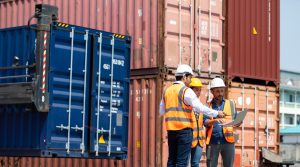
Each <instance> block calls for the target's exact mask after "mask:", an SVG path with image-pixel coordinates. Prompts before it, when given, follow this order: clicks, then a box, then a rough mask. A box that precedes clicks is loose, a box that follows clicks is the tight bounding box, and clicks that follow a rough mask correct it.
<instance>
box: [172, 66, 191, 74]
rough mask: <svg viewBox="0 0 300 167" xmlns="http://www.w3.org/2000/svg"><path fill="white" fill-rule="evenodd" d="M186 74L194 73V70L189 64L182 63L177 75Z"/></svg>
mask: <svg viewBox="0 0 300 167" xmlns="http://www.w3.org/2000/svg"><path fill="white" fill-rule="evenodd" d="M184 74H190V75H193V70H192V68H191V67H190V66H189V65H186V64H181V65H179V66H178V68H177V70H176V73H175V76H183V75H184Z"/></svg>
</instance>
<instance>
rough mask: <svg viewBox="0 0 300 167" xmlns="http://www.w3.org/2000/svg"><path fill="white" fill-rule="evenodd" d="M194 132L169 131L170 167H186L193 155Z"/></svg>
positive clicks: (189, 130) (185, 130) (188, 129)
mask: <svg viewBox="0 0 300 167" xmlns="http://www.w3.org/2000/svg"><path fill="white" fill-rule="evenodd" d="M192 139H193V131H192V129H190V128H187V129H183V130H177V131H170V130H169V131H168V145H169V158H168V164H167V166H168V167H186V166H187V163H188V159H189V155H190V153H191V145H192Z"/></svg>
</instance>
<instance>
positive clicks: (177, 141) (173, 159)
mask: <svg viewBox="0 0 300 167" xmlns="http://www.w3.org/2000/svg"><path fill="white" fill-rule="evenodd" d="M192 76H193V70H192V68H191V67H190V66H189V65H185V64H182V65H179V66H178V68H177V70H176V73H175V77H176V81H175V82H174V83H173V85H171V86H170V87H168V88H167V89H166V90H165V92H164V94H163V98H162V100H161V104H160V113H161V114H164V116H165V125H166V129H167V131H168V146H169V157H168V164H167V166H168V167H172V166H174V167H175V166H176V167H186V166H187V163H188V158H189V154H190V152H191V144H192V138H193V134H192V127H193V120H192V116H193V115H192V114H193V113H192V111H193V110H194V112H196V113H200V112H202V113H203V114H204V115H207V116H212V117H217V116H219V117H224V116H225V115H226V114H224V112H222V111H216V110H212V109H210V108H208V107H206V106H204V105H203V104H202V103H201V102H200V100H199V99H198V97H197V96H196V94H195V93H194V91H193V90H192V89H190V88H189V87H188V86H189V84H190V82H191V78H192Z"/></svg>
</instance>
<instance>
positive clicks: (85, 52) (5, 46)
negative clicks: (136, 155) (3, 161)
mask: <svg viewBox="0 0 300 167" xmlns="http://www.w3.org/2000/svg"><path fill="white" fill-rule="evenodd" d="M36 32H37V29H36V28H34V27H27V26H24V27H15V28H9V29H2V30H0V98H1V99H4V100H2V102H0V134H1V137H0V155H2V156H8V155H9V156H45V157H88V158H115V159H125V158H126V157H127V150H128V148H127V143H128V141H127V140H128V139H127V138H128V111H129V83H130V82H129V81H130V80H129V78H130V59H129V58H130V38H129V37H127V36H123V35H119V34H113V33H109V32H103V31H99V30H94V29H89V28H84V27H79V26H74V25H67V24H62V23H56V22H54V23H52V24H51V30H50V31H45V32H44V34H45V36H44V37H45V39H49V40H45V41H44V42H45V43H44V46H45V47H47V49H45V48H44V49H43V52H42V53H43V56H45V59H43V63H42V64H38V63H39V62H37V61H36V60H37V56H38V55H37V49H40V48H38V47H37V33H36ZM47 42H48V44H47ZM46 58H47V59H46ZM37 66H40V67H41V69H42V70H45V72H47V73H46V74H45V79H44V78H43V79H42V80H41V81H40V82H37V77H39V76H37V73H36V71H37V68H36V67H37ZM43 72H44V71H43ZM43 77H44V73H43ZM39 83H42V84H41V85H39ZM43 84H45V85H46V86H43ZM15 85H18V86H20V85H22V89H21V90H18V89H15V90H13V89H14V86H15ZM33 87H38V90H39V89H41V90H44V89H45V92H44V93H45V94H47V98H48V99H47V100H45V99H44V98H45V97H43V96H39V94H37V93H35V92H34V91H35V89H34V88H33ZM1 88H2V89H1ZM8 90H9V91H8ZM10 91H14V94H17V95H18V98H15V99H16V100H15V103H14V102H11V101H9V102H7V103H6V102H5V99H9V98H11V96H10V95H11V94H10ZM22 93H23V94H24V96H23V94H22ZM27 96H28V97H29V98H31V101H30V100H29V101H28V100H27V101H26V100H25V101H21V100H18V99H22V98H25V97H27ZM6 97H7V98H6ZM14 97H15V96H14ZM33 98H36V99H41V102H42V103H47V108H48V110H47V112H40V111H39V110H38V108H37V107H36V106H35V103H34V102H33V101H34V100H33ZM3 101H4V102H3Z"/></svg>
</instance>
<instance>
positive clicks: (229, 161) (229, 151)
mask: <svg viewBox="0 0 300 167" xmlns="http://www.w3.org/2000/svg"><path fill="white" fill-rule="evenodd" d="M220 153H221V156H222V161H223V166H224V167H233V163H234V143H227V144H209V145H207V146H206V155H207V160H206V164H207V167H217V166H218V158H219V154H220Z"/></svg>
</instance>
